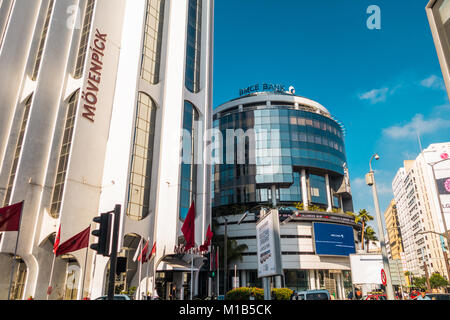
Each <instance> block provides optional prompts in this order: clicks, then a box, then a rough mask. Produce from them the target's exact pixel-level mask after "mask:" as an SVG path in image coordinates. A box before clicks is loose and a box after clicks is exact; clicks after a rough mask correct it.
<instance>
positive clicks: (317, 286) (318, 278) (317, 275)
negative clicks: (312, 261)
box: [314, 270, 320, 289]
mask: <svg viewBox="0 0 450 320" xmlns="http://www.w3.org/2000/svg"><path fill="white" fill-rule="evenodd" d="M314 273H315V274H316V289H320V277H319V270H314Z"/></svg>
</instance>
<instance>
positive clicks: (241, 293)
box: [226, 287, 264, 300]
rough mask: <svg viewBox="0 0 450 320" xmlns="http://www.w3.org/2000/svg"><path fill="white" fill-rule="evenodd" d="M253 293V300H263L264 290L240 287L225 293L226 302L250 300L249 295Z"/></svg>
mask: <svg viewBox="0 0 450 320" xmlns="http://www.w3.org/2000/svg"><path fill="white" fill-rule="evenodd" d="M252 292H253V294H254V295H255V300H264V290H263V289H261V288H249V287H241V288H236V289H233V290H230V291H228V292H227V295H226V299H227V300H250V294H251V293H252Z"/></svg>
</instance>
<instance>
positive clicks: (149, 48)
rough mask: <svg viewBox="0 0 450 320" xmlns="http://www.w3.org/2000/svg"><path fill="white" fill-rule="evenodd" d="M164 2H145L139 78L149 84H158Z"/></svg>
mask: <svg viewBox="0 0 450 320" xmlns="http://www.w3.org/2000/svg"><path fill="white" fill-rule="evenodd" d="M164 5H165V0H147V12H146V16H145V33H144V44H143V48H142V61H141V78H142V79H144V80H146V81H148V82H149V83H151V84H157V83H158V82H159V68H160V63H161V43H162V34H163V32H162V30H163V25H164Z"/></svg>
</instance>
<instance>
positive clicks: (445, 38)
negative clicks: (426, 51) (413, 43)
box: [426, 0, 450, 97]
mask: <svg viewBox="0 0 450 320" xmlns="http://www.w3.org/2000/svg"><path fill="white" fill-rule="evenodd" d="M426 12H427V16H428V21H429V24H430V29H431V33H432V35H433V40H434V44H435V46H436V51H437V54H438V58H439V63H440V65H441V70H442V75H443V77H444V82H445V86H446V87H447V93H448V94H449V97H450V1H449V0H430V2H428V4H427V6H426Z"/></svg>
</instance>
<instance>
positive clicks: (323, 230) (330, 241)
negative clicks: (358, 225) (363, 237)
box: [313, 223, 356, 256]
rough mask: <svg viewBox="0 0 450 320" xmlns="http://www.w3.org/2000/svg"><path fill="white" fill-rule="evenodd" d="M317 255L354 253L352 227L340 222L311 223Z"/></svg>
mask: <svg viewBox="0 0 450 320" xmlns="http://www.w3.org/2000/svg"><path fill="white" fill-rule="evenodd" d="M313 230H314V244H315V249H316V254H317V255H329V256H349V255H350V254H352V253H356V249H355V238H354V234H353V228H352V227H350V226H344V225H340V224H331V223H313Z"/></svg>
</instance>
